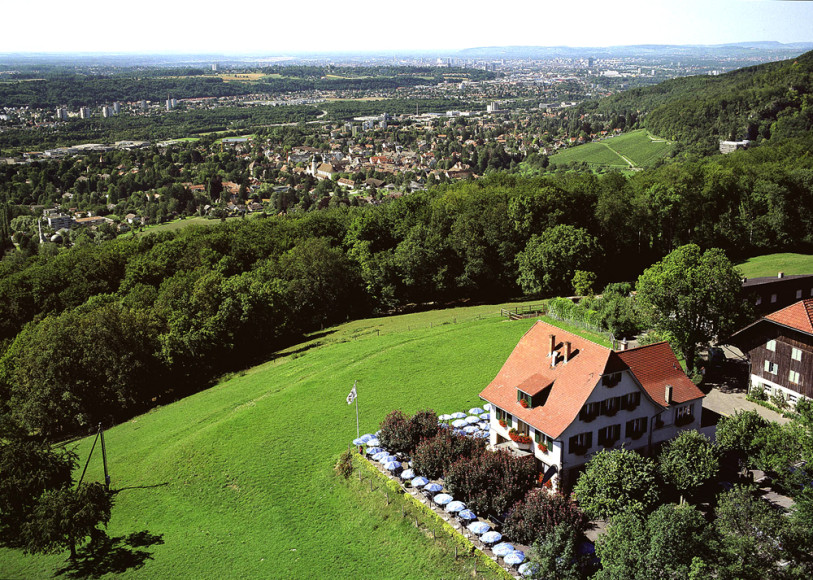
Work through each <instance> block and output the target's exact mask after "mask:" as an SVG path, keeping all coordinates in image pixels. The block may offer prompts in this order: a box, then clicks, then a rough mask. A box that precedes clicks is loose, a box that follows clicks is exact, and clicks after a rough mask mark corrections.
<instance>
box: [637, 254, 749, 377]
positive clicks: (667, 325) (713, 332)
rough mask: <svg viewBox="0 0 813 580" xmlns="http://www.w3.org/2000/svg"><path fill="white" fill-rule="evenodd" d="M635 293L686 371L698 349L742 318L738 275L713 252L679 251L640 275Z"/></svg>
mask: <svg viewBox="0 0 813 580" xmlns="http://www.w3.org/2000/svg"><path fill="white" fill-rule="evenodd" d="M636 289H637V291H638V299H639V303H640V305H641V307H642V311H643V312H644V313H645V315H646V316H647V317H648V319H649V321H650V323H651V324H652V325H653V326H654V327H655V328H656V329H657V330H661V331H666V332H669V333H670V334H671V335H672V336H673V337H674V339H675V342H676V344H675V346H676V347H677V349H678V350H679V351H680V352H681V354H682V355H683V357H684V358H685V360H686V366H687V367H688V369H689V370H690V371H693V370H694V368H695V355H696V353H697V348H698V345H701V344H708V343H709V342H710V341H711V340H712V339H714V338H715V337H718V336H723V335H725V334H726V333H727V332H730V331H731V330H733V329H734V328H735V327H736V325H737V323H738V322H739V321H740V320H741V319H742V316H743V315H744V312H743V309H744V303H743V301H742V300H741V299H740V298H739V292H740V274H739V272H738V271H737V269H736V268H735V267H734V265H733V264H732V263H731V261H730V260H729V259H728V258H727V257H726V255H725V254H724V253H723V252H722V250H719V249H716V248H712V249H710V250H706V251H705V252H702V253H701V251H700V248H699V247H698V246H697V245H695V244H687V245H685V246H681V247H679V248H677V249H676V250H674V251H672V252H671V253H670V254H669V255H667V256H666V257H665V258H664V259H663V260H661V261H660V262H658V263H656V264H654V265H653V266H652V267H650V268H648V269H647V270H646V271H645V272H644V273H643V274H641V276H640V277H639V278H638V284H637V286H636Z"/></svg>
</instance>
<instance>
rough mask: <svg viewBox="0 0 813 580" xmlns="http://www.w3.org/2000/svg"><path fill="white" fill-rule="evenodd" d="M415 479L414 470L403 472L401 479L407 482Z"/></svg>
mask: <svg viewBox="0 0 813 580" xmlns="http://www.w3.org/2000/svg"><path fill="white" fill-rule="evenodd" d="M413 477H415V471H414V470H412V469H405V470H403V471H402V472H401V479H403V480H407V479H412V478H413Z"/></svg>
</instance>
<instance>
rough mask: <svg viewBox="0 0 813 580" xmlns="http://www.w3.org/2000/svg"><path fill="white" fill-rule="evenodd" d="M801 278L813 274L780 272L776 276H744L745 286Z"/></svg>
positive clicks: (812, 276) (743, 282) (811, 276)
mask: <svg viewBox="0 0 813 580" xmlns="http://www.w3.org/2000/svg"><path fill="white" fill-rule="evenodd" d="M800 278H813V274H794V275H791V276H785V274H784V273H782V272H779V274H778V275H776V276H765V277H761V278H744V279H743V281H742V287H743V288H750V287H752V286H759V285H761V284H771V283H774V282H782V281H784V280H799V279H800Z"/></svg>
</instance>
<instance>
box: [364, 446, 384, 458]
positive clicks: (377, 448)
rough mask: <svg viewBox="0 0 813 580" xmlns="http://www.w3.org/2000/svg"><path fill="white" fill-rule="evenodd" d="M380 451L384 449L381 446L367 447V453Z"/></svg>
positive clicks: (371, 453) (372, 454) (372, 453)
mask: <svg viewBox="0 0 813 580" xmlns="http://www.w3.org/2000/svg"><path fill="white" fill-rule="evenodd" d="M382 451H384V450H383V449H381V447H368V448H367V455H370V456H375V455H376V454H378V453H381V452H382Z"/></svg>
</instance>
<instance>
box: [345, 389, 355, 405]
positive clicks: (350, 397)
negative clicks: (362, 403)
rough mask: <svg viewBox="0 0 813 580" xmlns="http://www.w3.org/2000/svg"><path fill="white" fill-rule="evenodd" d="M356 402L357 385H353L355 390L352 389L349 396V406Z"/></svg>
mask: <svg viewBox="0 0 813 580" xmlns="http://www.w3.org/2000/svg"><path fill="white" fill-rule="evenodd" d="M355 400H356V385H353V388H352V389H350V394H349V395H347V404H348V405H352V404H353V401H355Z"/></svg>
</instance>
